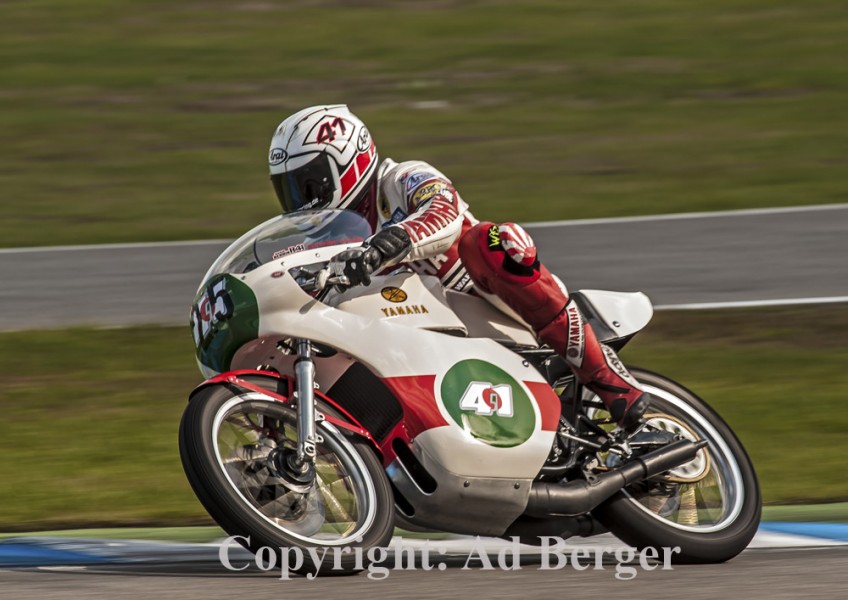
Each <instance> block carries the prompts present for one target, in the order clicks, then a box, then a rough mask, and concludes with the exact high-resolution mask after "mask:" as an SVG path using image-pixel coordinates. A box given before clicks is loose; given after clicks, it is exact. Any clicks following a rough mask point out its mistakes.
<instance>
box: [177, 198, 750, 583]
mask: <svg viewBox="0 0 848 600" xmlns="http://www.w3.org/2000/svg"><path fill="white" fill-rule="evenodd" d="M371 234H372V231H371V227H370V225H369V224H368V222H367V221H365V220H364V219H363V218H362V217H361V216H359V215H358V214H356V213H353V212H349V211H338V210H332V211H331V210H320V211H303V212H299V213H295V214H290V215H284V216H278V217H275V218H273V219H270V220H269V221H267V222H265V223H263V224H261V225H259V226H258V227H256V228H254V229H253V230H251V231H249V232H248V233H246V234H245V235H243V236H242V237H241V238H239V239H238V240H236V241H235V242H234V243H233V244H232V245H230V246H229V248H227V249H226V250H225V251H224V252H223V254H221V256H220V257H219V258H218V259H217V260H216V261H215V263H214V264H213V265H212V267H211V268H210V269H209V271H208V273H207V274H206V276H205V277H204V279H203V283H202V284H201V285H200V288H199V290H198V293H197V296H196V298H195V301H194V304H193V306H192V309H191V319H190V324H191V328H192V333H193V336H194V342H195V347H196V358H197V362H198V365H199V367H200V370H201V371H202V373H203V374H204V376H205V377H207V380H206V381H205V382H204V383H202V384H201V385H200V386H198V387H197V388H196V389H195V390H194V391H193V392H192V393H191V396H190V400H189V402H188V406H187V408H186V410H185V413H184V415H183V418H182V422H181V425H180V436H179V441H180V454H181V458H182V463H183V467H184V469H185V472H186V475H187V478H188V480H189V482H190V484H191V486H192V488H193V490H194V492H195V493H196V495H197V497H198V498H199V500H200V501H201V503H202V504H203V506H204V507H205V508H206V510H207V511H208V512H209V514H210V515H211V516H212V517H213V518H214V520H215V521H216V522H217V523H218V524H219V525H220V526H221V527H222V528H223V529H224V530H225V531H226V532H227V533H229V534H230V535H232V536H239V541H240V542H241V543H244V544H246V545H247V546H248V547H249V549H251V550H252V551H254V552H256V551H258V549H259V548H262V547H264V546H269V547H271V548H283V547H298V548H301V549H302V550H305V549H308V548H313V549H315V548H328V549H332V548H350V549H351V552H350V553H349V554H344V553H342V554H341V556H342V563H341V565H334V567H335V568H338V567H339V566H341V568H343V569H348V570H354V569H356V568H358V569H361V568H362V565H361V564H360V565H359V566H358V567H357V566H356V565H355V564H354V562H353V554H354V552H353V550H355V549H357V550H359V551H360V552H359V554H360V556H361V555H362V554H363V552H367V549H370V548H372V547H376V546H386V545H387V544H388V542H389V540H390V538H391V536H392V534H393V529H394V527H395V526H399V527H402V528H404V529H407V530H414V531H439V532H452V533H457V534H471V535H481V536H501V537H511V536H519V537H520V538H521V540H522V541H523V542H526V543H534V541H535V543H538V540H539V536H560V537H563V538H567V537H569V536H591V535H595V534H598V533H603V532H606V531H610V532H612V533H614V534H615V535H616V536H618V537H619V538H620V539H621V540H623V541H624V542H626V543H628V544H630V545H631V546H634V547H637V548H642V547H646V546H653V547H661V546H662V547H675V546H677V547H680V549H681V551H680V553H679V554H677V555H675V558H676V559H677V560H678V561H684V562H720V561H725V560H728V559H730V558H732V557H734V556H736V555H737V554H738V553H739V552H741V551H742V550H743V549H744V548H745V547H746V546H747V545H748V543H749V542H750V540H751V538H752V537H753V535H754V533H755V531H756V529H757V526H758V524H759V519H760V511H761V496H760V491H759V486H758V483H757V478H756V475H755V472H754V468H753V466H752V464H751V461H750V459H749V457H748V456H747V454H746V452H745V450H744V448H743V447H742V445H741V444H740V442H739V440H738V439H737V438H736V436H735V435H734V433H733V432H732V431H731V429H730V428H729V427H728V425H727V424H726V423H725V422H724V421H723V420H722V419H721V417H719V415H718V414H716V413H715V412H714V411H713V410H712V409H711V408H710V407H709V406H708V405H707V404H706V403H705V402H704V401H703V400H701V399H700V398H699V397H698V396H696V395H695V394H693V393H692V392H691V391H689V390H688V389H686V388H685V387H683V386H682V385H680V384H678V383H675V382H674V381H672V380H670V379H668V378H666V377H663V376H662V375H659V374H657V373H653V372H650V371H647V370H643V369H639V368H634V367H629V368H630V372H631V373H632V374H633V375H634V376H635V377H636V378H637V379H638V380H639V381H640V382H641V384H642V385H643V387H644V389H645V391H647V392H649V393H650V395H651V397H652V403H651V405H650V407H649V409H648V411H647V412H646V414H645V417H644V422H643V423H642V424H641V426H640V427H639V428H637V429H636V430H630V431H624V430H622V429H621V428H619V427H617V426H616V425H615V423H613V422H612V421H611V419H610V416H609V413H608V412H607V411H606V409H605V408H604V406H603V404H602V403H601V402H600V401H599V399H598V398H597V397H596V396H594V395H593V394H592V393H591V392H590V391H589V390H588V389H586V388H585V387H583V386H582V385H580V383H579V382H578V381H576V379H575V377H574V375H573V374H572V373H571V371H570V370H569V368H568V365H567V364H566V362H565V361H564V360H562V359H561V358H560V357H559V356H557V355H556V354H555V353H554V352H553V351H552V350H551V349H549V348H547V347H546V346H541V345H540V344H539V342H538V340H537V339H536V337H535V336H534V335H533V333H532V331H531V330H530V329H529V328H528V327H527V325H526V324H524V323H523V322H521V321H520V320H519V319H518V318H517V317H515V316H514V315H512V316H511V315H509V314H508V313H507V312H505V311H503V310H499V309H497V308H495V307H494V306H493V305H492V304H491V303H490V302H488V301H486V300H485V299H483V298H480V297H477V296H475V295H471V294H466V293H458V292H453V291H451V290H446V289H444V288H443V287H442V286H441V284H440V283H439V281H438V280H437V279H436V278H435V277H430V276H422V275H419V274H416V273H415V272H413V271H412V270H410V269H409V268H408V267H404V266H402V265H401V266H398V267H396V268H394V270H392V271H390V272H388V273H380V274H375V275H373V276H372V280H371V283H370V284H369V285H368V286H358V287H351V286H349V285H346V284H347V281H346V279H345V277H344V276H343V275H334V274H333V273H334V270H333V269H331V268H329V267H328V265H329V264H330V261H331V259H332V257H333V256H335V255H337V254H339V253H340V252H342V251H344V250H347V249H350V248H353V247H357V246H360V245H361V244H362V242H363V240H365V239H367V238H368V237H369V236H370V235H371ZM572 297H573V298H574V299H575V301H576V302H577V303H578V305H579V307H580V309H581V311H582V312H583V315H584V316H585V317H586V319H587V320H588V322H589V323H590V324H591V326H592V327H593V328H594V331H595V333H596V334H597V337H598V338H599V340H600V341H602V342H603V343H605V344H608V345H610V346H611V347H613V348H614V349H616V350H620V349H621V348H622V347H623V346H624V345H625V344H626V343H627V342H628V341H629V340H630V339H632V338H633V336H634V335H635V334H636V333H637V332H639V331H640V330H641V329H642V328H644V327H645V326H646V325H647V323H648V322H649V320H650V318H651V316H652V314H653V309H652V306H651V303H650V301H649V300H648V298H647V297H646V296H645V295H644V294H641V293H619V292H609V291H600V290H583V291H580V292H576V293H573V294H572ZM247 540H249V541H247ZM348 559H349V560H348ZM319 567H320V565H316V564H313V563H311V562H310V560H309V557H308V556H307V559H306V561H305V562H304V565H303V567H302V570H303V571H305V572H310V571H313V572H314V571H315V570H317V569H319Z"/></svg>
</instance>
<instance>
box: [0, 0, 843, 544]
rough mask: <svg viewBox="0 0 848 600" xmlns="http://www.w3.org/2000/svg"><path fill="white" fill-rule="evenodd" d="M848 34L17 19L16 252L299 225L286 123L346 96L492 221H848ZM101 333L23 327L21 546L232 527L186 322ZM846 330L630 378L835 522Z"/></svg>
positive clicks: (832, 319)
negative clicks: (196, 393) (737, 214)
mask: <svg viewBox="0 0 848 600" xmlns="http://www.w3.org/2000/svg"><path fill="white" fill-rule="evenodd" d="M846 17H848V7H847V6H846V5H845V3H841V2H814V3H798V2H789V1H787V0H768V1H760V0H702V1H700V2H679V1H672V0H667V1H666V0H644V1H626V0H608V1H607V2H603V3H588V2H573V1H562V0H557V1H553V0H551V1H536V0H533V1H526V2H520V3H519V2H508V1H495V0H489V1H463V2H458V1H452V0H428V1H425V0H421V1H408V2H385V1H378V0H372V1H321V0H303V1H291V2H263V1H260V0H252V1H250V0H248V1H242V0H226V1H225V0H197V1H183V0H167V1H163V0H146V1H145V2H132V1H130V0H75V1H74V2H62V1H60V0H5V1H1V2H0V247H5V248H20V247H35V246H56V245H76V244H100V243H116V242H154V241H176V240H199V239H213V238H214V239H230V238H234V237H237V236H238V235H239V234H240V233H242V232H243V231H245V230H246V229H248V228H250V227H252V226H253V225H255V224H256V223H258V222H260V221H262V220H265V219H267V218H270V217H271V216H273V215H274V214H275V213H276V212H277V211H278V205H277V204H276V201H275V199H274V196H273V192H272V190H271V187H270V185H269V183H268V180H267V162H266V156H267V150H268V143H269V140H270V136H271V134H272V132H273V130H274V128H275V127H276V125H277V124H278V123H279V122H280V121H281V120H282V119H283V118H284V117H286V116H287V115H289V114H290V113H292V112H295V111H296V110H298V109H299V108H302V107H305V106H309V105H313V104H319V103H320V104H324V103H347V104H348V105H349V106H350V107H351V109H352V110H353V111H354V112H355V113H356V114H357V115H358V116H360V117H361V118H362V119H363V120H364V121H365V122H366V123H367V124H368V126H369V128H370V130H371V132H372V134H373V136H374V138H375V141H376V142H377V147H378V149H379V151H380V154H381V156H382V157H392V158H394V159H395V160H408V159H421V160H425V161H428V162H431V163H433V164H434V165H436V166H437V167H438V168H439V169H441V170H442V171H444V172H445V173H446V174H447V175H448V176H449V177H450V178H451V179H453V181H454V183H455V184H456V186H457V188H458V189H459V190H460V192H461V193H462V195H463V197H464V198H465V199H466V200H467V201H468V202H469V203H470V204H471V206H472V209H473V211H474V214H475V215H476V216H477V217H478V218H481V219H491V220H495V221H505V220H509V221H517V222H533V221H544V220H555V219H580V218H593V217H613V216H631V215H651V214H662V213H677V212H692V211H714V210H730V209H748V208H763V207H788V206H802V205H821V204H829V203H844V202H846V201H848V191H846V190H848V188H846V181H848V117H846V111H845V107H846V106H848V62H846V60H845V50H846V46H845V40H846V39H848V19H846ZM834 214H841V215H844V213H834ZM846 233H848V227H846ZM667 235H668V236H671V237H673V236H674V235H675V233H674V227H673V225H669V230H668V234H667ZM749 235H750V236H752V237H756V236H757V235H758V231H757V229H756V227H752V229H751V231H750V232H749ZM786 241H787V243H791V242H792V240H791V238H789V239H787V240H786ZM650 242H651V240H645V244H650ZM613 243H614V242H613ZM0 252H2V251H0ZM621 252H623V253H626V252H628V249H627V248H622V249H621ZM4 256H5V257H6V258H2V259H3V260H9V261H10V260H14V259H13V258H11V257H13V256H16V255H13V254H9V255H4ZM763 258H764V260H767V259H768V257H763ZM576 260H579V258H578V259H576ZM202 274H203V273H202V272H198V273H197V274H196V280H197V281H196V282H199V280H200V278H201V276H202ZM133 276H134V273H133V272H132V271H128V272H127V273H126V277H127V278H131V277H133ZM196 282H192V284H194V283H196ZM15 286H16V281H15V280H14V279H12V280H6V281H4V282H3V287H4V288H5V289H6V292H5V293H6V294H8V293H9V290H14V288H15ZM609 287H614V282H610V286H609ZM150 293H151V294H153V295H155V293H156V290H155V289H154V290H150ZM3 298H4V291H3V290H0V308H2V304H1V303H2V299H3ZM190 302H191V298H186V299H185V304H186V306H187V305H188V304H189V303H190ZM99 325H100V324H99V323H97V322H92V323H90V326H89V327H74V328H70V329H39V330H37V331H36V330H32V331H30V330H27V328H26V327H22V328H21V327H16V328H14V329H17V331H5V332H0V407H1V408H2V415H0V456H2V461H0V481H2V484H1V485H0V532H14V531H32V530H44V529H50V528H63V527H92V526H110V525H176V524H180V525H186V524H202V523H208V522H209V520H208V517H206V515H205V512H204V511H203V509H202V507H201V506H200V505H199V503H198V502H197V501H196V500H195V499H194V496H193V494H192V492H191V490H190V489H189V487H188V484H187V483H186V482H185V478H184V476H183V473H182V469H181V467H180V462H179V455H178V451H177V441H176V440H177V437H176V436H177V428H178V423H179V418H180V415H181V413H182V410H183V408H184V406H185V400H186V398H187V395H188V392H189V391H190V390H191V389H192V387H193V386H194V385H196V384H197V383H199V381H200V375H199V373H198V371H197V369H196V366H195V363H194V358H193V352H192V342H191V336H190V333H189V330H188V327H187V325H186V326H184V327H174V326H164V325H162V324H160V323H155V322H152V323H150V324H149V325H146V326H133V327H110V328H103V327H99ZM846 331H848V314H846V311H845V305H844V304H832V305H822V306H805V307H777V308H748V309H725V310H721V311H697V312H694V311H680V312H678V311H666V312H662V313H659V314H658V315H657V317H656V321H655V323H654V326H653V327H652V328H650V329H649V330H648V331H647V332H646V333H645V334H644V335H642V336H640V338H638V339H637V340H636V341H635V342H634V343H633V344H632V347H631V348H629V349H628V351H627V353H625V355H624V358H625V359H626V360H628V361H629V362H631V363H634V364H638V365H641V366H645V367H648V368H651V369H652V370H656V371H660V372H663V373H665V374H667V375H669V376H671V377H673V378H676V379H679V380H681V381H682V382H684V383H685V384H686V385H687V386H688V387H690V388H692V389H694V390H695V391H697V392H698V393H700V394H701V395H702V396H703V397H705V398H706V399H707V401H708V402H710V403H711V404H713V405H714V406H715V407H716V408H717V409H718V410H719V412H720V413H721V414H722V415H723V416H724V417H725V418H726V419H727V420H728V421H729V422H730V424H731V426H732V427H733V428H734V429H735V430H736V431H737V433H738V434H739V436H740V438H741V439H742V441H743V442H744V443H745V445H746V446H747V448H748V450H749V452H750V454H751V455H752V457H753V459H754V463H755V465H756V466H757V469H758V472H759V475H760V477H761V480H762V486H763V491H764V495H765V500H766V502H767V503H768V504H771V505H785V504H798V503H834V502H838V501H844V500H848V481H846V478H845V477H844V475H843V472H842V471H843V468H844V456H845V453H846V450H848V437H846V436H845V430H846V427H848V411H846V409H845V400H846V391H848V375H846V367H845V365H846V364H848V342H846V341H845V332H846ZM821 510H822V511H825V512H826V511H827V510H828V509H827V508H822V509H821ZM846 512H848V511H846ZM823 514H824V513H823ZM829 518H831V519H833V518H834V517H833V516H830V517H829Z"/></svg>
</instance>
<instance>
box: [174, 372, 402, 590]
mask: <svg viewBox="0 0 848 600" xmlns="http://www.w3.org/2000/svg"><path fill="white" fill-rule="evenodd" d="M251 379H252V381H253V382H254V383H256V384H258V385H260V386H262V387H265V388H267V389H270V390H273V391H275V392H276V391H277V386H278V382H277V381H276V380H274V379H271V378H266V377H256V378H251ZM316 404H317V409H318V410H319V411H321V412H323V413H325V414H327V413H329V414H332V411H331V409H330V407H328V406H326V405H323V404H322V403H321V402H320V401H319V402H316ZM317 433H318V435H319V436H320V438H321V439H320V440H319V443H317V444H316V456H315V461H314V469H313V470H312V474H311V475H310V476H307V477H306V478H305V479H304V477H303V474H302V473H298V472H295V471H294V470H293V469H292V468H291V466H290V465H291V462H290V461H291V458H292V455H293V454H296V452H297V415H296V412H295V410H294V409H293V408H292V407H291V406H289V405H287V404H283V403H281V402H279V401H277V400H275V399H273V398H270V397H268V396H264V395H263V394H259V393H256V392H245V391H244V390H241V389H239V388H236V387H234V386H230V385H227V384H220V385H214V386H210V387H208V388H206V389H203V390H201V391H200V392H198V394H197V395H196V396H195V397H194V398H193V399H192V400H191V401H190V402H189V405H188V407H187V408H186V411H185V413H184V414H183V419H182V422H181V423H180V456H181V458H182V462H183V468H184V470H185V472H186V476H187V477H188V480H189V483H190V484H191V487H192V488H193V490H194V492H195V494H196V495H197V497H198V499H199V500H200V502H201V503H202V504H203V506H204V507H205V508H206V510H207V511H208V512H209V514H210V515H211V516H212V518H213V519H215V521H216V522H217V523H218V524H219V525H220V526H221V527H222V528H223V529H224V530H225V531H226V532H227V533H229V534H230V535H233V536H239V537H240V538H241V539H240V540H239V541H240V542H241V543H244V540H245V539H246V538H249V540H250V541H249V543H247V544H245V545H247V546H248V548H249V549H250V550H251V551H253V552H258V551H259V549H260V548H263V547H270V548H271V549H272V550H273V551H274V552H275V553H278V552H282V551H284V550H285V549H287V548H294V547H297V548H300V549H301V556H303V557H304V562H303V565H302V566H301V567H300V568H299V569H292V570H295V571H300V572H304V573H315V572H335V573H339V572H350V571H354V570H356V569H362V568H363V565H364V564H365V563H367V558H366V559H365V563H364V562H363V557H367V553H368V549H369V548H371V547H375V546H385V545H386V544H388V542H389V540H390V539H391V536H392V531H393V500H392V493H391V488H390V486H389V482H388V478H387V477H386V474H385V471H384V470H383V468H382V465H381V464H380V461H379V460H378V459H377V456H376V455H375V452H374V451H373V450H372V449H371V448H370V447H369V446H368V445H367V443H365V442H363V441H362V440H359V439H356V438H353V437H348V436H347V435H345V434H343V433H341V432H340V431H339V430H338V429H337V428H336V427H334V426H333V425H331V424H330V423H327V422H326V421H321V422H319V423H318V424H317ZM308 548H316V550H317V555H319V556H322V555H323V556H325V560H324V562H323V563H322V564H321V565H320V568H319V565H316V564H313V561H311V560H310V554H309V552H308V550H307V549H308ZM281 549H283V550H281ZM343 549H344V552H342V550H343ZM325 550H326V551H327V552H326V554H324V551H325ZM357 555H358V558H357ZM335 556H340V557H341V558H340V560H338V561H337V562H335V563H334V560H333V559H334V557H335ZM331 570H332V571H331Z"/></svg>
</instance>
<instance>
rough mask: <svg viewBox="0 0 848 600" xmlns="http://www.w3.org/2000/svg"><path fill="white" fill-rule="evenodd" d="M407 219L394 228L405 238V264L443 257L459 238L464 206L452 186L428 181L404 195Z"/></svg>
mask: <svg viewBox="0 0 848 600" xmlns="http://www.w3.org/2000/svg"><path fill="white" fill-rule="evenodd" d="M407 212H408V213H409V216H408V217H406V218H405V219H403V220H402V221H400V222H399V223H398V224H397V225H396V226H397V227H402V228H403V229H404V230H406V232H407V233H408V234H409V239H410V241H411V242H412V249H411V251H410V253H409V254H408V255H407V256H406V258H405V260H407V261H413V260H420V259H422V258H430V257H433V256H438V255H439V254H442V253H444V252H445V251H446V250H447V249H448V248H450V247H451V246H452V245H453V244H454V242H456V240H457V239H458V238H459V235H460V233H461V232H462V219H463V216H462V215H463V213H464V212H465V203H464V202H463V201H462V200H461V199H460V198H459V194H457V192H456V190H455V189H454V187H453V184H452V183H451V182H450V181H449V180H447V179H446V178H444V177H432V178H430V179H428V180H426V181H424V182H422V183H421V184H420V185H418V186H417V187H415V188H414V189H413V190H412V191H411V192H409V193H408V194H407Z"/></svg>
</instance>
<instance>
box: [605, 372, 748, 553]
mask: <svg viewBox="0 0 848 600" xmlns="http://www.w3.org/2000/svg"><path fill="white" fill-rule="evenodd" d="M630 372H631V373H632V374H633V376H634V377H635V378H636V379H637V380H638V381H639V382H640V383H642V384H643V387H644V388H645V391H647V392H649V393H651V395H652V396H653V398H654V401H653V402H652V404H651V406H650V407H649V408H648V411H647V413H646V414H648V415H650V414H653V415H655V416H654V418H653V419H650V418H649V419H648V423H649V424H650V423H652V422H653V423H654V424H655V426H657V427H658V428H671V429H672V430H674V429H676V428H679V431H685V430H686V429H688V430H689V431H688V434H687V437H690V438H691V439H706V440H708V442H709V446H708V447H707V448H706V449H705V450H703V451H702V452H705V453H706V454H705V455H700V454H699V457H697V458H696V461H697V460H700V461H701V463H700V466H698V465H697V464H696V461H693V462H692V463H689V464H688V465H684V466H683V467H681V468H680V473H679V474H680V478H681V480H682V481H685V480H686V478H687V477H688V478H690V480H692V481H694V480H696V479H697V478H698V477H701V479H700V480H698V481H695V482H694V483H688V484H687V483H678V484H676V485H677V486H678V487H677V489H676V491H675V492H673V493H669V495H668V496H667V497H663V496H662V495H660V497H659V498H657V496H656V495H654V494H655V491H656V490H654V491H650V492H649V491H648V490H646V488H645V487H644V486H640V485H639V484H636V485H634V486H630V487H629V488H625V490H622V491H621V492H619V493H618V494H616V495H615V496H613V497H612V498H610V499H609V500H607V501H606V502H604V503H603V504H601V505H600V506H599V507H597V508H596V509H595V510H593V511H592V514H593V515H594V516H595V517H596V518H597V519H598V521H600V522H601V523H602V524H603V525H604V526H605V527H607V528H608V529H609V530H610V531H611V532H612V533H614V534H615V535H616V536H617V537H619V538H620V539H621V540H622V541H624V542H626V543H627V544H630V545H631V546H635V547H637V548H644V547H646V546H651V547H654V548H660V547H665V548H674V547H679V548H680V549H681V552H680V553H679V554H675V555H674V559H673V560H674V561H675V562H679V563H717V562H723V561H726V560H729V559H731V558H733V557H734V556H736V555H737V554H739V553H740V552H742V551H743V550H744V549H745V548H746V547H747V546H748V544H749V543H750V541H751V539H752V538H753V537H754V534H755V533H756V532H757V527H758V526H759V523H760V514H761V509H762V498H761V496H760V487H759V483H758V482H757V475H756V473H755V472H754V467H753V465H752V463H751V459H750V458H749V457H748V454H747V453H746V452H745V449H744V448H743V447H742V444H741V443H740V442H739V440H738V439H737V437H736V435H735V434H734V433H733V431H732V430H731V429H730V427H729V426H728V425H727V423H725V422H724V420H723V419H722V418H721V417H720V416H719V415H718V414H717V413H716V412H715V411H714V410H713V409H711V408H710V407H709V406H708V405H707V404H706V402H704V401H703V400H701V399H700V398H699V397H698V396H696V395H695V394H694V393H692V392H691V391H689V390H688V389H686V388H685V387H683V386H682V385H680V384H678V383H676V382H674V381H672V380H670V379H668V378H666V377H663V376H662V375H659V374H657V373H652V372H650V371H645V370H643V369H637V368H633V369H631V370H630ZM681 424H682V425H681ZM693 464H696V466H695V468H694V470H693V467H692V465H693ZM687 467H688V468H687ZM698 468H700V469H701V470H702V471H701V473H699V472H698V470H697V469H698ZM676 471H677V470H672V471H671V473H672V474H674V473H675V472H676ZM671 487H672V488H673V486H671ZM652 495H653V497H651V496H652ZM663 503H664V504H663ZM675 503H676V506H675Z"/></svg>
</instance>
